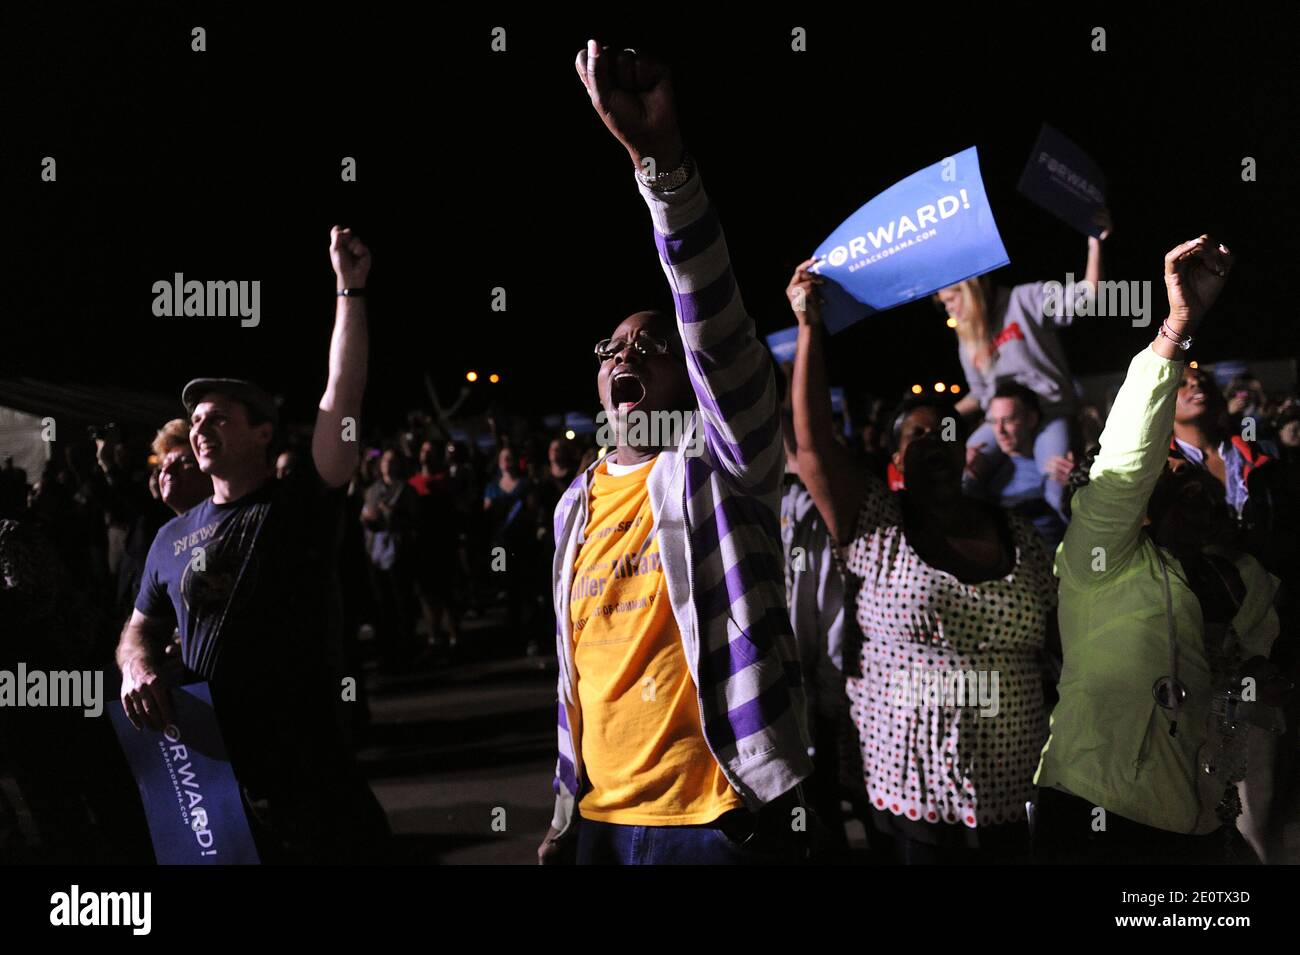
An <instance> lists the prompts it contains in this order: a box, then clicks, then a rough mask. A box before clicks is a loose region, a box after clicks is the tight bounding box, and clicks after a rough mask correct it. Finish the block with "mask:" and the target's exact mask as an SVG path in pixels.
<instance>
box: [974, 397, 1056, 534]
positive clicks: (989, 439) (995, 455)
mask: <svg viewBox="0 0 1300 955" xmlns="http://www.w3.org/2000/svg"><path fill="white" fill-rule="evenodd" d="M977 444H982V445H984V448H983V449H982V450H981V451H980V454H981V455H983V456H984V457H986V458H987V459H988V462H989V465H990V470H989V473H990V474H992V473H994V472H995V471H997V469H998V468H999V467H1001V465H1002V462H1003V460H1004V459H1005V458H1006V455H1004V454H1003V453H1002V449H1001V448H999V447H998V439H997V437H996V436H995V435H994V433H993V425H991V424H988V423H987V422H985V423H984V424H982V425H980V426H979V427H978V428H976V429H975V433H974V434H972V435H971V436H970V437H969V438H967V439H966V447H968V448H970V447H974V446H975V445H977ZM1069 450H1070V419H1069V418H1067V417H1059V418H1052V419H1050V420H1048V421H1046V422H1044V423H1043V426H1042V427H1041V428H1039V429H1038V434H1036V435H1035V436H1034V462H1035V463H1036V464H1037V465H1038V470H1039V471H1040V472H1043V473H1045V472H1046V471H1047V459H1048V458H1051V457H1057V456H1061V457H1064V456H1065V454H1066V453H1067V452H1068V451H1069ZM1064 495H1065V485H1064V484H1058V483H1057V482H1055V481H1050V480H1045V481H1044V482H1043V498H1044V499H1045V500H1046V501H1047V503H1048V504H1049V505H1050V506H1051V508H1052V510H1054V511H1056V513H1058V514H1060V515H1061V517H1062V519H1064V517H1065V512H1064V510H1063V509H1062V508H1063V507H1064V503H1065V501H1064Z"/></svg>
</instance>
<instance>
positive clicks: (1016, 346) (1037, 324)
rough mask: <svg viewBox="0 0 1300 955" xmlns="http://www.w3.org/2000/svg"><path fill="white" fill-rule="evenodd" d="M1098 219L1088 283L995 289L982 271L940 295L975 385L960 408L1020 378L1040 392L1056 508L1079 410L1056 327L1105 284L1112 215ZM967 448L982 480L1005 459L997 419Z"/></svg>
mask: <svg viewBox="0 0 1300 955" xmlns="http://www.w3.org/2000/svg"><path fill="white" fill-rule="evenodd" d="M1097 221H1098V225H1100V226H1101V228H1102V232H1101V237H1100V238H1094V237H1092V236H1089V237H1088V264H1087V268H1086V269H1085V272H1084V279H1085V282H1086V283H1087V284H1084V285H1080V284H1078V283H1071V284H1068V285H1065V286H1064V288H1063V289H1062V290H1061V291H1060V293H1059V294H1058V295H1053V294H1051V292H1052V290H1051V287H1050V286H1049V285H1048V283H1044V282H1031V283H1029V284H1027V285H1017V286H1015V287H1014V288H1009V289H1008V288H996V287H995V286H994V285H993V283H992V281H991V280H990V279H989V277H988V276H987V275H984V276H980V277H979V278H974V279H967V280H966V281H965V282H960V283H958V284H957V285H950V286H948V287H947V288H945V289H941V290H940V291H939V292H938V293H937V294H936V295H935V300H936V301H937V302H938V303H939V305H940V306H942V307H943V309H944V311H946V312H947V313H948V317H949V319H950V320H951V322H950V324H952V325H953V328H954V330H955V331H956V333H957V342H958V350H959V355H960V358H961V366H962V370H963V371H964V372H965V374H966V382H967V384H968V385H969V391H967V393H966V396H965V397H963V398H962V399H961V401H959V402H958V403H957V410H958V411H959V412H961V413H962V414H963V415H972V414H976V413H978V412H986V411H987V410H988V406H989V402H990V401H991V400H992V399H993V392H994V391H995V390H997V386H998V385H999V384H1000V383H1001V382H1003V381H1015V382H1017V383H1019V384H1021V385H1024V386H1025V387H1026V388H1028V389H1030V390H1031V391H1033V392H1034V393H1035V394H1037V395H1038V399H1039V403H1040V405H1041V407H1042V413H1043V416H1042V425H1041V427H1040V428H1039V432H1038V434H1037V436H1036V437H1035V439H1034V459H1035V460H1036V461H1037V462H1038V469H1039V470H1040V471H1041V472H1043V475H1044V488H1043V496H1044V497H1045V498H1046V500H1047V503H1048V504H1050V505H1051V506H1052V507H1053V508H1055V509H1056V510H1057V511H1058V512H1060V511H1061V506H1062V493H1063V491H1064V489H1065V485H1064V483H1063V482H1060V481H1057V480H1056V479H1055V477H1056V475H1057V472H1058V471H1061V470H1064V471H1068V470H1069V469H1068V467H1067V468H1064V469H1059V468H1058V467H1057V465H1058V463H1059V462H1056V461H1054V460H1053V459H1056V458H1062V459H1064V458H1065V457H1066V455H1067V454H1069V451H1070V426H1069V419H1070V416H1071V415H1073V414H1074V412H1075V410H1076V398H1075V391H1074V384H1073V382H1072V381H1071V377H1070V367H1069V364H1068V363H1067V362H1066V360H1065V349H1064V348H1063V347H1062V345H1061V340H1060V339H1059V338H1058V337H1057V334H1056V330H1057V328H1061V327H1064V326H1067V325H1069V324H1070V323H1071V322H1073V320H1074V316H1075V315H1076V314H1077V312H1078V311H1079V309H1077V308H1076V307H1075V306H1076V305H1077V304H1079V303H1081V302H1082V300H1083V298H1085V297H1087V298H1090V297H1091V295H1092V294H1093V290H1094V289H1095V288H1096V286H1097V283H1098V282H1099V281H1101V278H1102V257H1101V243H1102V240H1104V239H1106V238H1107V237H1108V236H1109V235H1110V232H1111V222H1110V213H1109V212H1107V211H1105V210H1103V211H1102V212H1101V213H1100V214H1099V215H1098V220H1097ZM1066 303H1070V307H1066ZM966 448H967V466H966V467H967V476H968V479H970V480H975V481H977V482H978V481H982V480H983V479H984V478H986V477H987V476H988V475H990V474H992V473H993V471H994V470H996V468H997V467H998V466H999V465H1000V464H1001V463H1002V461H1001V457H1002V455H1001V452H1000V451H999V450H998V446H997V442H996V440H995V439H994V435H993V427H992V425H991V424H988V423H985V424H983V425H982V426H981V427H979V428H977V429H976V430H975V432H974V433H973V434H972V435H971V436H970V438H969V440H968V441H967V444H966ZM1062 516H1064V515H1062Z"/></svg>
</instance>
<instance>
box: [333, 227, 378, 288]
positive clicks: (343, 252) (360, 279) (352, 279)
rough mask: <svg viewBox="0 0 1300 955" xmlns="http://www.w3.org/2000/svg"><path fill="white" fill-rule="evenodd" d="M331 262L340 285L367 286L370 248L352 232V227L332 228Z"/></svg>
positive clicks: (340, 286)
mask: <svg viewBox="0 0 1300 955" xmlns="http://www.w3.org/2000/svg"><path fill="white" fill-rule="evenodd" d="M330 262H331V263H332V264H333V266H334V276H335V278H336V279H337V280H338V287H339V288H340V289H345V288H365V287H366V276H367V275H369V274H370V250H369V249H367V248H366V244H365V243H364V242H362V241H361V240H360V239H358V238H357V237H356V236H354V235H353V234H352V230H351V229H344V228H341V227H339V226H335V227H334V228H332V229H330Z"/></svg>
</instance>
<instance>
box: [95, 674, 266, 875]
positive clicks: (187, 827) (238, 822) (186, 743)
mask: <svg viewBox="0 0 1300 955" xmlns="http://www.w3.org/2000/svg"><path fill="white" fill-rule="evenodd" d="M172 710H173V716H174V717H175V720H174V722H173V723H171V724H169V725H168V726H167V728H166V729H165V730H164V731H163V732H161V733H159V732H157V731H156V730H150V729H140V730H138V729H136V728H135V727H134V726H132V725H131V721H130V720H129V719H128V718H127V715H126V713H124V712H123V711H122V707H121V705H120V704H115V705H113V706H110V707H108V711H109V715H110V717H111V718H112V721H113V729H114V730H116V731H117V738H118V741H119V742H120V743H121V744H122V750H123V752H125V753H126V759H127V763H128V764H129V765H130V767H131V772H132V774H133V775H134V776H135V782H136V786H137V787H138V788H139V790H140V799H141V800H142V801H143V803H144V813H145V817H146V818H147V819H148V822H149V835H150V837H151V838H152V839H153V850H154V855H155V856H156V857H157V859H158V864H159V865H257V864H258V863H259V861H260V860H259V859H258V856H257V848H256V846H254V844H253V834H252V833H251V832H250V831H249V829H248V820H247V819H246V818H245V817H244V807H243V804H242V802H241V801H240V798H239V783H238V781H237V780H236V779H235V773H234V770H233V769H232V768H231V766H230V760H229V759H228V758H227V756H226V746H225V743H224V742H223V741H222V739H221V730H220V729H219V728H218V726H217V716H216V713H215V712H213V709H212V695H211V693H210V692H209V689H208V685H207V684H206V683H192V684H190V685H189V686H182V687H174V688H173V689H172Z"/></svg>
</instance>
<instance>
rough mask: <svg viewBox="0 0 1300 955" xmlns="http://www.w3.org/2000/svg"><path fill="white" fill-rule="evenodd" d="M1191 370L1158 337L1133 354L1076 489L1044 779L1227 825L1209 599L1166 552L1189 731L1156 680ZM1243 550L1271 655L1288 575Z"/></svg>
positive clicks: (1162, 816)
mask: <svg viewBox="0 0 1300 955" xmlns="http://www.w3.org/2000/svg"><path fill="white" fill-rule="evenodd" d="M1182 372H1183V364H1182V362H1175V361H1169V360H1167V359H1165V358H1161V357H1160V356H1159V355H1157V354H1156V353H1155V352H1154V351H1153V350H1152V349H1151V348H1150V347H1147V348H1144V349H1143V350H1142V351H1141V353H1139V354H1138V355H1136V356H1135V357H1134V358H1133V361H1132V362H1131V363H1130V364H1129V370H1128V376H1127V377H1126V378H1125V379H1124V384H1123V386H1122V387H1121V388H1120V390H1119V394H1118V395H1117V396H1116V398H1115V404H1114V406H1113V407H1112V409H1111V412H1110V415H1109V417H1108V418H1107V419H1106V429H1105V431H1103V432H1102V435H1101V450H1100V452H1099V453H1098V455H1097V457H1096V459H1095V460H1094V462H1093V465H1092V470H1091V472H1090V482H1089V484H1088V485H1087V486H1086V487H1083V488H1081V489H1080V490H1079V491H1078V493H1077V494H1075V496H1074V501H1073V504H1072V517H1071V520H1070V528H1069V530H1068V531H1067V532H1066V535H1065V540H1064V541H1062V542H1061V546H1060V548H1059V549H1058V550H1057V553H1056V566H1055V572H1056V576H1057V577H1059V578H1060V581H1061V586H1060V628H1061V649H1062V653H1063V667H1062V670H1061V680H1060V685H1059V688H1058V689H1059V692H1060V702H1059V703H1057V705H1056V708H1055V709H1054V710H1053V711H1052V717H1051V736H1050V737H1049V738H1048V740H1047V744H1046V745H1045V746H1044V747H1043V754H1042V760H1041V762H1040V763H1039V766H1038V772H1037V774H1036V775H1035V777H1034V782H1035V783H1036V784H1037V785H1038V786H1040V787H1046V786H1052V787H1056V788H1058V789H1064V790H1065V791H1067V792H1070V793H1073V794H1074V795H1076V796H1079V797H1081V798H1083V799H1086V800H1088V801H1090V802H1092V803H1093V804H1094V805H1096V806H1100V807H1103V808H1104V809H1106V810H1107V811H1108V812H1113V813H1116V814H1118V815H1120V816H1123V817H1124V818H1126V819H1131V820H1133V821H1135V822H1140V823H1143V824H1144V825H1148V826H1154V827H1156V828H1159V829H1165V830H1168V831H1171V832H1180V833H1193V832H1210V831H1213V830H1214V829H1215V828H1217V825H1218V823H1217V822H1216V821H1214V819H1213V815H1212V812H1207V811H1206V809H1205V808H1203V807H1202V806H1201V805H1200V800H1199V798H1198V792H1197V778H1196V767H1197V765H1198V759H1197V752H1198V750H1199V749H1200V748H1201V746H1202V745H1203V744H1204V743H1205V738H1206V721H1207V717H1208V715H1209V703H1210V696H1211V674H1210V669H1209V665H1208V663H1207V661H1206V657H1205V649H1204V646H1203V643H1202V633H1201V631H1202V618H1201V607H1200V603H1199V601H1198V600H1197V599H1196V596H1195V594H1193V593H1192V591H1191V589H1190V587H1189V586H1188V584H1187V579H1186V577H1184V575H1183V571H1182V566H1181V565H1180V563H1179V562H1178V561H1177V560H1176V559H1175V558H1174V557H1173V556H1172V555H1170V554H1169V552H1168V551H1161V553H1162V554H1163V555H1164V560H1165V565H1166V567H1167V568H1168V571H1169V584H1170V590H1171V592H1172V596H1173V616H1174V621H1175V630H1176V633H1177V640H1178V658H1179V659H1178V678H1179V680H1181V681H1182V683H1183V684H1184V685H1185V686H1186V688H1187V699H1186V701H1185V702H1184V704H1183V706H1182V710H1181V713H1180V715H1179V720H1178V735H1177V736H1174V737H1171V736H1170V735H1169V723H1170V714H1169V713H1168V712H1167V711H1166V710H1163V709H1161V708H1160V707H1159V706H1158V705H1157V704H1156V702H1155V698H1154V697H1153V695H1152V692H1151V688H1152V684H1154V683H1155V682H1156V680H1158V679H1159V678H1160V677H1162V676H1167V675H1169V673H1170V660H1169V630H1168V626H1167V624H1166V613H1165V589H1164V579H1163V577H1162V575H1161V570H1160V562H1159V559H1158V558H1157V556H1156V545H1155V544H1154V543H1153V542H1152V541H1151V538H1150V537H1149V536H1148V535H1147V534H1146V533H1144V532H1143V530H1142V525H1143V519H1144V517H1145V516H1146V508H1147V501H1148V499H1149V498H1150V497H1151V491H1152V489H1153V488H1154V487H1155V484H1156V480H1157V479H1158V478H1159V476H1160V472H1161V470H1162V469H1163V468H1164V464H1165V459H1166V456H1167V454H1168V449H1169V436H1170V433H1171V432H1172V430H1173V418H1174V404H1175V402H1176V400H1177V394H1178V383H1179V380H1180V379H1181V377H1182ZM1234 561H1235V563H1236V565H1237V568H1238V570H1239V571H1240V573H1241V577H1242V581H1243V582H1244V583H1245V584H1246V588H1247V596H1246V599H1245V601H1244V602H1243V604H1242V606H1241V608H1240V610H1239V612H1238V614H1237V616H1236V617H1235V618H1234V619H1233V626H1234V628H1235V630H1236V632H1237V636H1238V639H1239V641H1240V644H1241V650H1242V653H1243V655H1244V656H1245V657H1250V656H1254V655H1256V654H1259V655H1265V656H1266V655H1267V654H1268V652H1269V649H1270V648H1271V647H1272V644H1273V640H1274V639H1275V638H1276V637H1277V633H1278V620H1277V615H1276V613H1275V612H1274V610H1273V598H1274V595H1275V593H1276V591H1277V579H1276V578H1274V577H1272V576H1271V575H1269V574H1268V573H1267V572H1266V571H1265V570H1264V569H1263V567H1261V566H1260V564H1259V563H1258V562H1257V561H1255V560H1254V559H1253V558H1251V557H1247V556H1244V555H1234ZM1209 808H1210V809H1211V810H1212V808H1213V807H1209Z"/></svg>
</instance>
